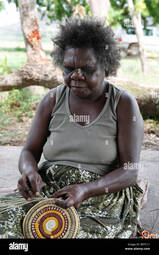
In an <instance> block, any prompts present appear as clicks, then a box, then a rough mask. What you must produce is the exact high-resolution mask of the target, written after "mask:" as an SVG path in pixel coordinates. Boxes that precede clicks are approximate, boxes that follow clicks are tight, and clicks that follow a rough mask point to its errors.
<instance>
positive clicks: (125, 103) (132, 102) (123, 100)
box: [117, 91, 141, 118]
mask: <svg viewBox="0 0 159 255" xmlns="http://www.w3.org/2000/svg"><path fill="white" fill-rule="evenodd" d="M117 114H118V117H121V118H122V117H123V118H124V117H125V116H129V115H133V116H136V115H137V116H139V115H140V116H141V113H140V109H139V106H138V103H137V101H136V98H135V97H134V96H133V95H131V94H130V93H128V92H127V91H123V93H122V94H121V96H120V99H119V103H118V105H117Z"/></svg>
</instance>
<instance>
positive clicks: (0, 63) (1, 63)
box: [0, 57, 12, 75]
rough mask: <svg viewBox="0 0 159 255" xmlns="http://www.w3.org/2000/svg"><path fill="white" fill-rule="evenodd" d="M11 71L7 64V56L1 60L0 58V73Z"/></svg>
mask: <svg viewBox="0 0 159 255" xmlns="http://www.w3.org/2000/svg"><path fill="white" fill-rule="evenodd" d="M8 73H12V70H11V68H10V67H9V66H8V63H7V57H4V59H3V60H1V59H0V75H4V74H8Z"/></svg>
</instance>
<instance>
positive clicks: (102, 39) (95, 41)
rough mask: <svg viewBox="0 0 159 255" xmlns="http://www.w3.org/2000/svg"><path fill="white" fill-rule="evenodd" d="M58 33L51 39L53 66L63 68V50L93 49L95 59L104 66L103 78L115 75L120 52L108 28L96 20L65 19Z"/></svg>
mask: <svg viewBox="0 0 159 255" xmlns="http://www.w3.org/2000/svg"><path fill="white" fill-rule="evenodd" d="M59 29H60V30H59V33H58V34H57V35H56V37H55V38H53V39H52V41H53V43H54V46H55V48H54V50H53V52H52V53H51V56H52V57H53V61H54V64H55V65H56V66H59V67H62V66H63V59H64V53H65V49H66V47H68V46H71V47H73V48H93V49H94V52H95V54H96V57H97V58H98V60H99V61H100V63H101V64H102V65H103V66H104V69H105V76H106V77H108V76H110V75H115V74H116V71H117V69H118V67H119V65H120V52H119V49H118V48H117V45H116V41H115V39H114V33H113V31H112V29H111V27H109V26H105V25H104V23H103V22H102V21H101V20H99V19H97V18H89V17H87V18H84V19H81V18H78V17H73V18H67V19H65V20H64V21H63V22H61V23H60V24H59Z"/></svg>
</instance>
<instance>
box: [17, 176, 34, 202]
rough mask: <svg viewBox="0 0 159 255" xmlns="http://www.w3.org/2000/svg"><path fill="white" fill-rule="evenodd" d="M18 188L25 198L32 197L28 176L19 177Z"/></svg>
mask: <svg viewBox="0 0 159 255" xmlns="http://www.w3.org/2000/svg"><path fill="white" fill-rule="evenodd" d="M18 189H19V191H20V193H21V194H22V196H24V198H26V199H27V198H29V197H31V195H32V194H31V192H30V189H29V186H28V185H27V183H26V178H25V177H24V176H23V177H22V178H20V179H19V181H18Z"/></svg>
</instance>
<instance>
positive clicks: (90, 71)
mask: <svg viewBox="0 0 159 255" xmlns="http://www.w3.org/2000/svg"><path fill="white" fill-rule="evenodd" d="M82 71H83V72H84V73H85V74H88V75H89V74H93V73H94V72H95V69H94V68H92V67H90V66H84V67H82Z"/></svg>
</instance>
